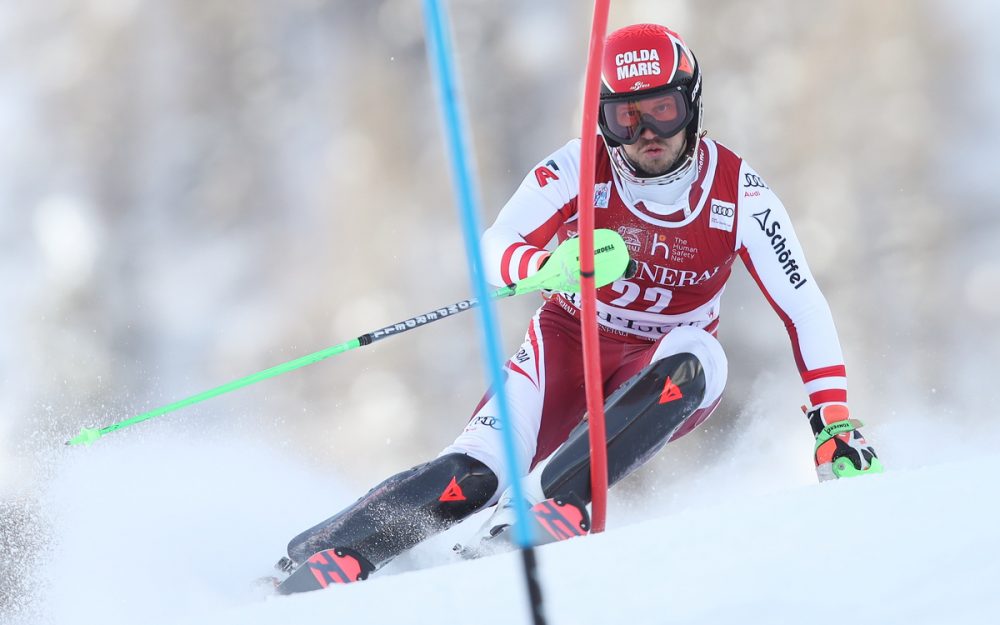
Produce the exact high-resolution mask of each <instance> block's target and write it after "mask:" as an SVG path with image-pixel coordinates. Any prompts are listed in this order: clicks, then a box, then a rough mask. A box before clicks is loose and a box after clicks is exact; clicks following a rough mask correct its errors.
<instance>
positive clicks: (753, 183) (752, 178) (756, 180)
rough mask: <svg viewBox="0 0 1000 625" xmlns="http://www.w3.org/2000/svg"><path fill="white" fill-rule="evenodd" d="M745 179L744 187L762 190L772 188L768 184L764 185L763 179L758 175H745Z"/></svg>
mask: <svg viewBox="0 0 1000 625" xmlns="http://www.w3.org/2000/svg"><path fill="white" fill-rule="evenodd" d="M743 179H744V181H745V182H744V183H743V186H744V187H760V188H761V189H769V188H770V187H768V186H767V185H766V184H764V181H763V180H761V177H760V176H758V175H756V174H743Z"/></svg>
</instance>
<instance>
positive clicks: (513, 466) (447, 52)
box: [424, 0, 593, 625]
mask: <svg viewBox="0 0 1000 625" xmlns="http://www.w3.org/2000/svg"><path fill="white" fill-rule="evenodd" d="M424 19H425V22H426V29H427V46H428V54H429V56H430V61H431V64H432V66H433V68H434V73H435V77H436V79H437V80H436V84H437V86H438V92H439V97H440V102H441V107H442V114H443V116H444V127H445V134H446V135H447V143H448V147H449V150H448V153H449V156H450V162H451V169H452V177H453V183H454V186H455V193H456V194H457V196H458V199H459V212H460V214H461V217H462V228H463V233H464V235H465V251H466V255H467V256H468V259H469V265H470V268H471V269H472V282H473V288H474V291H473V292H474V293H475V294H476V295H477V297H480V298H481V299H483V300H484V303H483V306H481V307H480V308H479V311H480V320H481V322H482V323H481V325H480V327H481V330H482V338H483V342H484V345H485V348H486V349H485V354H484V357H485V359H486V367H487V370H488V371H489V372H490V378H491V379H492V381H493V390H494V393H495V395H494V397H495V398H496V400H497V406H498V411H499V415H498V419H499V420H500V432H501V435H502V439H503V446H504V456H505V458H506V463H507V466H508V467H509V468H510V474H511V477H512V479H511V488H512V494H513V500H514V513H515V518H516V522H515V523H514V530H515V532H514V533H515V539H516V540H517V542H518V544H519V546H520V547H521V554H522V564H523V569H524V577H525V583H526V584H527V590H528V598H529V602H530V609H531V616H532V622H533V623H534V625H544V624H545V614H544V610H543V605H542V604H543V598H542V592H541V585H540V584H539V581H538V568H537V566H536V564H535V554H534V550H533V548H532V547H531V537H530V535H529V530H528V509H527V505H526V503H525V501H524V494H523V490H524V489H523V487H522V485H521V475H520V473H521V472H520V470H519V469H518V466H519V463H518V459H517V452H516V450H515V444H514V432H513V428H511V427H510V426H509V424H510V408H509V404H508V402H507V393H506V389H505V388H504V375H503V370H502V368H501V363H502V362H503V361H504V360H505V358H504V357H503V355H502V354H501V352H500V341H499V338H498V337H499V332H498V329H497V326H496V322H495V321H494V316H495V315H494V313H493V307H492V305H491V302H490V301H488V300H486V298H485V297H482V295H481V294H484V293H486V291H487V285H486V279H485V271H484V267H483V258H482V250H481V248H480V245H479V233H480V232H481V229H480V227H479V219H478V212H479V207H478V201H477V195H478V194H477V193H476V190H475V188H474V187H475V182H474V180H473V176H472V167H471V162H470V161H471V158H472V157H471V153H470V151H469V149H468V147H469V142H468V138H467V125H466V120H465V118H464V115H463V112H462V110H461V106H460V99H459V94H458V82H457V75H456V72H455V69H454V64H453V59H454V55H453V52H452V47H451V40H450V35H449V32H448V29H449V28H450V25H449V21H448V16H447V14H446V8H445V3H444V2H443V1H442V0H424ZM591 253H593V250H591Z"/></svg>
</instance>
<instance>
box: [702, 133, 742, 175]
mask: <svg viewBox="0 0 1000 625" xmlns="http://www.w3.org/2000/svg"><path fill="white" fill-rule="evenodd" d="M702 142H703V143H704V144H705V145H706V146H708V145H712V146H714V148H715V152H716V154H717V155H718V156H717V158H718V159H719V165H720V166H722V167H726V168H733V167H735V168H736V169H737V170H739V168H740V165H741V164H742V163H743V157H742V156H740V155H739V154H737V153H736V151H735V150H733V149H731V148H730V147H729V146H727V145H725V144H724V143H722V142H720V141H718V140H716V139H713V138H711V137H708V136H706V137H702Z"/></svg>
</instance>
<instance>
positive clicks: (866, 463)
mask: <svg viewBox="0 0 1000 625" xmlns="http://www.w3.org/2000/svg"><path fill="white" fill-rule="evenodd" d="M803 410H804V411H806V416H807V417H809V425H810V426H811V427H812V431H813V434H814V435H816V447H815V450H814V458H815V460H816V474H817V475H818V476H819V481H820V482H825V481H827V480H833V479H838V478H842V477H855V476H858V475H865V474H868V473H881V472H882V471H883V467H882V462H881V461H880V460H879V459H878V456H876V455H875V449H873V448H872V446H871V445H869V444H868V442H867V441H866V440H865V437H864V436H862V434H861V431H860V430H859V429H858V428H860V427H861V426H862V425H863V424H862V423H861V422H860V421H858V420H857V419H851V418H850V416H851V413H850V411H849V410H848V408H847V404H843V403H828V404H822V405H820V406H816V407H814V408H812V409H808V410H807V409H806V408H805V407H803Z"/></svg>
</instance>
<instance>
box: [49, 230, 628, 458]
mask: <svg viewBox="0 0 1000 625" xmlns="http://www.w3.org/2000/svg"><path fill="white" fill-rule="evenodd" d="M629 264H630V260H629V255H628V248H627V247H625V242H624V241H623V240H622V238H621V236H619V235H618V233H617V232H615V231H613V230H595V231H594V270H595V280H596V282H597V286H599V287H600V286H604V285H607V284H610V283H612V282H614V281H615V280H617V279H618V278H620V277H622V276H623V275H624V274H625V272H626V271H627V270H628V268H629ZM541 290H549V291H567V292H573V293H576V292H579V290H580V242H579V239H575V238H574V239H569V240H567V241H564V242H563V243H562V244H560V245H559V247H557V248H556V249H555V250H554V251H553V252H552V255H551V256H549V258H548V260H547V261H546V262H545V265H544V266H543V267H542V268H541V269H539V270H538V272H537V273H535V274H534V275H532V276H530V277H528V278H525V279H524V280H521V281H520V282H517V283H515V284H512V285H509V286H505V287H503V288H502V289H497V290H496V291H494V292H493V293H492V294H491V295H490V297H492V298H494V299H500V298H504V297H512V296H514V295H523V294H525V293H531V292H534V291H541ZM478 304H479V302H478V301H477V300H476V299H475V298H471V299H465V300H462V301H459V302H455V303H454V304H450V305H448V306H444V307H442V308H437V309H435V310H432V311H430V312H426V313H424V314H422V315H417V316H416V317H410V318H409V319H406V320H404V321H399V322H397V323H394V324H391V325H388V326H385V327H383V328H379V329H378V330H372V331H371V332H368V333H366V334H362V335H361V336H359V337H357V338H355V339H352V340H350V341H346V342H344V343H340V344H339V345H334V346H333V347H328V348H326V349H323V350H320V351H318V352H313V353H312V354H308V355H306V356H302V357H300V358H296V359H295V360H290V361H288V362H285V363H282V364H280V365H276V366H274V367H271V368H270V369H264V370H263V371H259V372H257V373H254V374H253V375H248V376H246V377H244V378H240V379H238V380H233V381H232V382H229V383H228V384H223V385H222V386H217V387H215V388H213V389H209V390H207V391H204V392H201V393H198V394H197V395H192V396H191V397H187V398H185V399H181V400H179V401H176V402H174V403H172V404H167V405H166V406H161V407H159V408H156V409H154V410H150V411H149V412H144V413H142V414H140V415H136V416H134V417H132V418H131V419H126V420H124V421H120V422H118V423H114V424H112V425H108V426H105V427H103V428H83V429H81V430H80V433H79V434H77V435H76V436H74V437H73V438H71V439H70V440H68V441H66V444H67V445H81V444H83V445H89V444H91V443H93V442H94V441H96V440H97V439H99V438H101V437H102V436H104V435H105V434H109V433H111V432H115V431H117V430H121V429H123V428H127V427H129V426H132V425H135V424H137V423H142V422H143V421H147V420H149V419H153V418H155V417H159V416H161V415H164V414H167V413H168V412H173V411H175V410H179V409H181V408H184V407H186V406H190V405H192V404H197V403H198V402H202V401H205V400H206V399H211V398H212V397H218V396H219V395H222V394H224V393H228V392H230V391H234V390H236V389H238V388H243V387H244V386H249V385H251V384H254V383H256V382H260V381H261V380H266V379H268V378H273V377H275V376H278V375H281V374H283V373H288V372H289V371H294V370H295V369H299V368H301V367H305V366H307V365H311V364H313V363H316V362H319V361H321V360H325V359H327V358H329V357H331V356H335V355H336V354H340V353H343V352H347V351H350V350H352V349H356V348H358V347H362V346H364V345H370V344H371V343H374V342H375V341H380V340H382V339H384V338H387V337H389V336H395V335H397V334H400V333H402V332H406V331H407V330H412V329H414V328H419V327H421V326H425V325H427V324H428V323H432V322H434V321H437V320H439V319H444V318H445V317H451V316H452V315H456V314H458V313H460V312H464V311H466V310H469V309H471V308H474V307H475V306H477V305H478Z"/></svg>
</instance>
